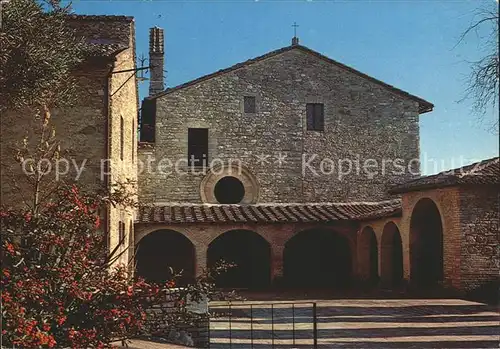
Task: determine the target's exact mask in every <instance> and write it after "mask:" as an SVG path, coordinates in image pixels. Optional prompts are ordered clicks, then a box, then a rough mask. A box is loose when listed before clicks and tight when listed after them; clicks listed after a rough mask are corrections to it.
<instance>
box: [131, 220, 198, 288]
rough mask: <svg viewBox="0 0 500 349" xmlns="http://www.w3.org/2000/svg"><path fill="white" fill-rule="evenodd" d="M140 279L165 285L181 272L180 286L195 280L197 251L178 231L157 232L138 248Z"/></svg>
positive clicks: (143, 241) (138, 245)
mask: <svg viewBox="0 0 500 349" xmlns="http://www.w3.org/2000/svg"><path fill="white" fill-rule="evenodd" d="M136 263H137V275H138V276H141V277H144V278H145V279H146V280H149V281H155V282H165V281H168V280H171V279H172V277H173V275H175V274H177V273H179V272H181V277H179V279H178V283H179V284H181V285H182V284H186V283H189V282H192V281H193V280H194V277H195V247H194V245H193V243H192V242H191V241H190V240H189V239H188V238H187V237H186V236H184V235H183V234H181V233H179V232H178V231H175V230H168V229H161V230H155V231H153V232H151V233H149V234H147V235H146V236H144V237H142V239H140V241H139V242H138V243H137V244H136Z"/></svg>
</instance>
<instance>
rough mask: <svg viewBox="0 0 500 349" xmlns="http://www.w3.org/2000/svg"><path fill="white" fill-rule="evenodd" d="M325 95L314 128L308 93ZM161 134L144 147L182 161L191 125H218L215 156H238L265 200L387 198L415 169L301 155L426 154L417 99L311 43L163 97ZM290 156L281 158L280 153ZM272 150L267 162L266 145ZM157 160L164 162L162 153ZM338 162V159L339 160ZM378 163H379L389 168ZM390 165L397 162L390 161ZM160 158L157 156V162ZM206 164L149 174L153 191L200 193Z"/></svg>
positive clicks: (171, 195) (146, 190)
mask: <svg viewBox="0 0 500 349" xmlns="http://www.w3.org/2000/svg"><path fill="white" fill-rule="evenodd" d="M245 95H251V96H256V100H257V112H256V113H255V114H244V113H243V112H242V103H243V97H244V96H245ZM309 102H321V103H324V110H325V131H324V132H316V131H307V130H306V123H305V115H306V103H309ZM156 103H157V106H156V110H157V114H156V115H157V116H156V144H155V147H154V150H141V151H140V153H141V156H140V157H141V160H142V161H143V162H147V157H148V156H151V157H152V158H153V159H155V161H156V163H157V162H158V161H160V159H162V158H168V159H170V161H172V162H175V161H177V160H178V159H186V158H187V131H188V128H195V127H201V128H209V161H210V159H214V158H219V159H222V160H223V161H229V159H239V160H241V161H242V163H243V165H245V166H246V167H247V168H248V169H249V170H250V171H251V172H252V174H253V175H255V177H256V179H257V181H258V183H259V185H260V195H259V201H260V202H321V201H348V200H351V201H359V200H369V201H376V200H379V199H383V198H387V197H388V194H387V193H386V188H387V186H388V185H390V184H393V183H396V182H401V181H404V180H407V179H409V178H410V177H411V175H409V174H408V173H406V175H392V174H391V175H387V176H380V175H376V176H375V177H374V178H368V177H367V176H366V175H365V174H364V173H361V174H360V175H356V174H351V175H350V176H346V177H344V180H343V181H339V179H338V176H337V174H338V172H337V171H336V169H335V168H334V172H333V174H330V175H319V176H315V175H314V174H312V172H311V171H309V170H307V171H306V174H305V175H304V176H303V175H302V157H303V155H304V156H306V157H307V159H309V158H310V156H312V154H318V156H317V158H316V159H315V161H312V162H311V164H312V166H313V167H314V168H315V169H318V171H319V162H320V161H319V160H323V159H325V158H328V159H332V160H334V161H338V160H339V159H340V158H345V157H348V158H350V159H352V160H353V161H356V159H357V158H358V157H359V159H360V162H361V164H362V163H363V161H364V160H365V159H367V158H373V159H376V160H377V161H378V162H379V166H380V167H381V162H382V159H384V158H385V159H394V158H401V159H403V161H404V162H406V163H408V162H409V160H410V159H413V158H418V155H419V150H418V142H419V134H418V106H417V103H416V102H414V101H412V100H409V99H405V98H403V97H401V96H400V95H396V94H394V93H393V92H390V91H389V90H387V89H386V88H384V87H382V86H381V85H379V84H376V83H374V82H371V81H369V80H366V79H364V78H362V77H360V76H358V75H356V74H353V73H351V72H348V71H346V70H344V69H341V68H339V67H337V66H334V65H332V64H330V63H328V62H326V61H324V60H321V59H319V58H317V57H315V56H313V55H311V54H308V53H305V52H304V51H302V50H298V49H297V50H295V49H294V50H289V51H286V52H285V53H281V54H279V55H277V56H274V57H272V58H267V59H265V60H262V61H259V62H257V63H254V64H251V65H247V66H244V67H242V68H240V69H237V70H234V71H232V72H230V73H225V74H222V75H219V76H217V77H215V78H212V79H209V80H206V81H203V82H200V83H197V84H195V85H193V86H190V87H187V88H183V89H180V90H177V91H173V92H172V93H169V94H167V95H164V96H162V97H159V98H158V99H157V101H156ZM280 153H281V154H286V155H287V158H286V160H285V163H284V164H283V165H282V166H279V165H278V164H277V163H276V158H273V156H278V155H279V154H280ZM260 154H264V155H270V156H271V157H270V158H269V161H268V163H267V164H265V165H262V164H261V163H259V160H258V158H257V157H256V156H257V155H260ZM153 165H155V162H153ZM335 166H336V165H335ZM380 167H379V169H380ZM386 167H387V168H386V171H387V172H388V173H390V172H391V165H389V164H387V166H386ZM153 168H154V166H153ZM203 177H204V174H193V173H187V174H183V175H175V174H161V173H158V171H156V172H154V170H153V171H149V172H148V171H144V172H143V173H142V174H141V175H140V182H141V186H140V188H139V189H140V198H141V200H144V201H156V202H159V201H171V202H176V201H180V202H200V201H201V197H200V183H201V181H202V179H203Z"/></svg>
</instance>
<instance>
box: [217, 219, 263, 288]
mask: <svg viewBox="0 0 500 349" xmlns="http://www.w3.org/2000/svg"><path fill="white" fill-rule="evenodd" d="M271 256H272V251H271V244H270V243H269V241H267V239H265V238H264V237H263V236H262V235H261V234H259V233H257V232H256V231H254V230H250V229H230V230H227V231H225V232H223V233H222V234H219V235H218V236H217V237H216V238H214V239H212V241H210V243H209V244H208V247H207V265H208V267H209V268H213V267H214V266H215V265H216V264H217V263H218V262H219V261H220V260H224V261H225V262H229V263H233V264H234V266H233V267H231V268H230V269H229V270H227V271H226V272H224V273H223V274H221V275H219V276H218V277H217V278H216V284H217V285H218V286H219V287H224V288H249V289H256V288H264V287H267V286H269V285H270V282H271Z"/></svg>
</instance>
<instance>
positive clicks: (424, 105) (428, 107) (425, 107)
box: [146, 45, 434, 113]
mask: <svg viewBox="0 0 500 349" xmlns="http://www.w3.org/2000/svg"><path fill="white" fill-rule="evenodd" d="M294 49H297V50H301V51H303V52H306V53H309V54H312V55H313V56H316V57H318V58H320V59H322V60H324V61H326V62H328V63H331V64H334V65H336V66H338V67H340V68H342V69H345V70H347V71H349V72H351V73H354V74H356V75H358V76H361V77H363V78H365V79H367V80H370V81H372V82H374V83H377V84H379V85H382V86H383V87H385V88H387V89H389V90H390V91H392V92H394V93H396V94H399V95H401V96H403V97H406V98H409V99H412V100H414V101H416V102H418V104H419V111H420V113H426V112H429V111H432V109H433V108H434V105H433V104H432V103H430V102H428V101H426V100H424V99H422V98H420V97H417V96H414V95H412V94H410V93H408V92H406V91H403V90H401V89H399V88H396V87H394V86H392V85H389V84H387V83H385V82H383V81H381V80H378V79H375V78H373V77H371V76H369V75H366V74H364V73H362V72H360V71H358V70H356V69H354V68H351V67H349V66H347V65H345V64H342V63H340V62H337V61H335V60H333V59H331V58H329V57H327V56H325V55H322V54H321V53H319V52H316V51H314V50H311V49H310V48H308V47H305V46H302V45H291V46H286V47H283V48H280V49H278V50H275V51H271V52H268V53H266V54H264V55H262V56H259V57H256V58H253V59H249V60H247V61H245V62H242V63H238V64H235V65H233V66H231V67H228V68H225V69H221V70H219V71H216V72H215V73H212V74H208V75H205V76H202V77H200V78H198V79H195V80H191V81H188V82H186V83H184V84H181V85H178V86H176V87H172V88H167V89H166V90H165V91H163V92H160V93H157V94H155V95H153V96H149V97H146V98H147V99H154V98H158V97H161V96H164V95H166V94H169V93H172V92H174V91H176V90H179V89H182V88H185V87H189V86H192V85H195V84H197V83H199V82H202V81H205V80H208V79H212V78H214V77H217V76H219V75H222V74H225V73H229V72H231V71H233V70H236V69H239V68H242V67H245V66H248V65H250V64H253V63H256V62H259V61H262V60H264V59H267V58H271V57H274V56H276V55H279V54H281V53H284V52H287V51H291V50H294Z"/></svg>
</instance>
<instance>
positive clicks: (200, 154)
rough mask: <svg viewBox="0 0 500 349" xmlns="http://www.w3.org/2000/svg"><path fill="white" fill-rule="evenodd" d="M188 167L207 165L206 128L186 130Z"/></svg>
mask: <svg viewBox="0 0 500 349" xmlns="http://www.w3.org/2000/svg"><path fill="white" fill-rule="evenodd" d="M188 165H189V166H193V167H205V166H207V165H208V128H190V129H188Z"/></svg>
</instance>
